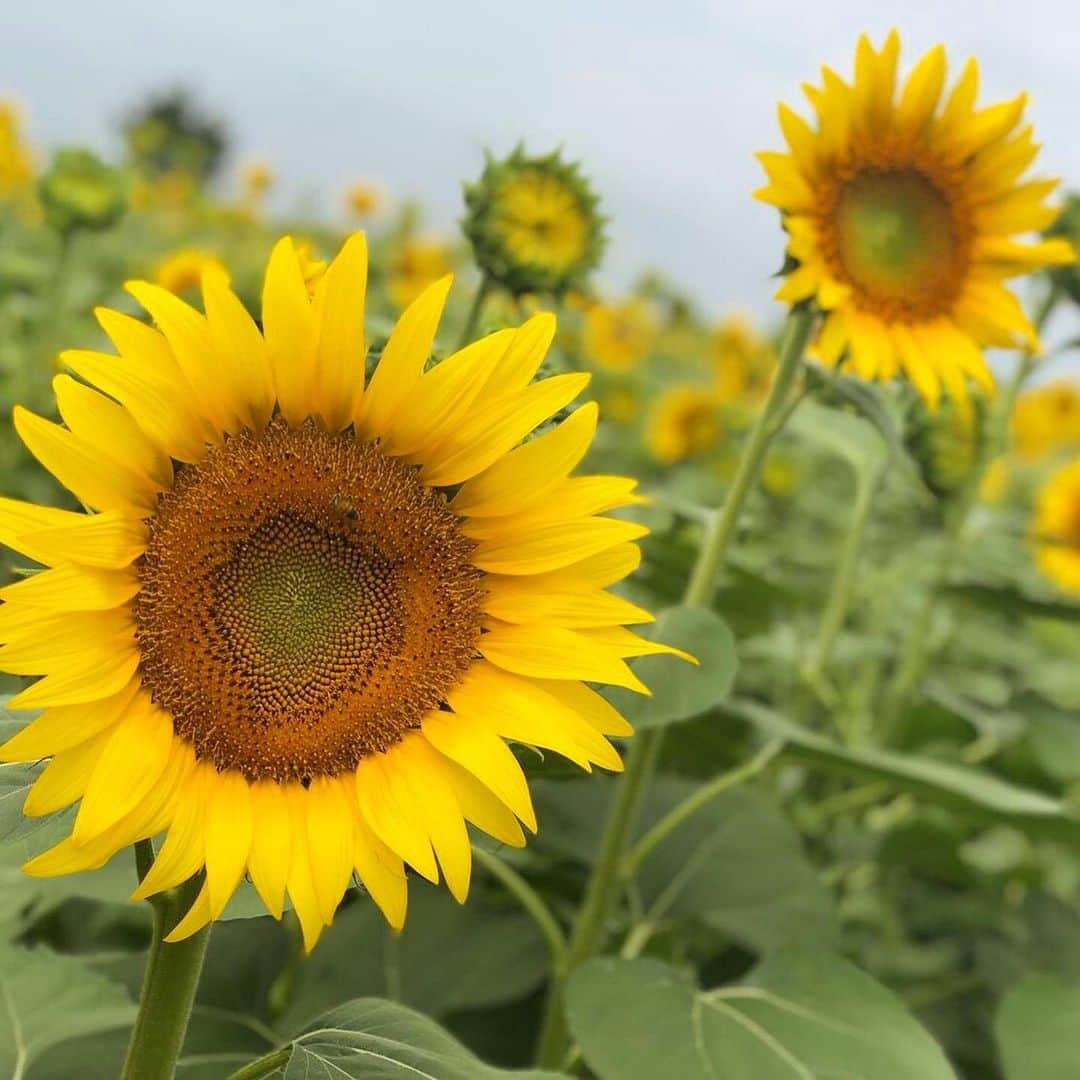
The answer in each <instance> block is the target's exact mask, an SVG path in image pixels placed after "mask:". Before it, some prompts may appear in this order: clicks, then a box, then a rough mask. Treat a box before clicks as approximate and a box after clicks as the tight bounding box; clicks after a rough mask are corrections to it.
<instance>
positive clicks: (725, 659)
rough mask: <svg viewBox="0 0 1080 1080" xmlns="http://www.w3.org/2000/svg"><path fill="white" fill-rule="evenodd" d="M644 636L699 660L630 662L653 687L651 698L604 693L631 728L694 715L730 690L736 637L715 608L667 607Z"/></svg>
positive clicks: (653, 658) (621, 692) (665, 658)
mask: <svg viewBox="0 0 1080 1080" xmlns="http://www.w3.org/2000/svg"><path fill="white" fill-rule="evenodd" d="M643 636H645V637H648V638H649V639H650V640H652V641H662V642H664V643H665V644H667V645H675V646H677V647H678V648H680V649H685V650H686V651H687V652H688V653H690V654H691V655H692V656H694V657H696V659H697V660H698V664H697V665H696V666H694V665H691V664H688V663H686V661H684V660H678V659H675V658H674V657H671V656H646V657H642V658H641V659H640V660H637V661H635V662H634V665H633V667H634V672H635V674H636V675H637V676H638V677H639V678H640V679H641V680H642V682H644V683H645V685H646V686H647V687H649V689H650V690H652V697H643V696H642V695H640V694H634V693H631V692H630V691H629V690H619V689H614V690H611V691H609V693H608V696H609V698H610V699H611V701H612V703H613V704H614V705H615V707H616V708H617V709H619V711H620V712H621V713H622V714H623V715H624V716H625V717H626V718H627V719H628V720H629V721H630V722H631V723H632V724H634V726H635V727H639V728H646V727H660V726H662V725H664V724H673V723H675V722H676V721H677V720H688V719H690V717H692V716H699V715H700V714H701V713H703V712H706V711H707V710H709V709H711V708H713V707H714V706H715V705H717V704H718V703H719V702H721V701H723V700H724V698H726V697H727V696H728V694H729V693H730V692H731V687H732V686H733V685H734V682H735V670H736V668H737V666H738V657H737V655H736V652H735V638H734V635H733V634H732V633H731V629H730V628H729V627H728V625H727V623H726V622H724V620H723V619H722V618H720V616H719V615H717V614H716V613H715V612H713V611H709V610H707V609H705V608H699V607H687V606H683V607H673V608H667V609H665V610H664V611H663V612H661V613H660V616H659V618H658V619H657V620H656V622H655V623H653V624H652V625H651V626H649V627H648V629H647V630H646V631H644V635H643Z"/></svg>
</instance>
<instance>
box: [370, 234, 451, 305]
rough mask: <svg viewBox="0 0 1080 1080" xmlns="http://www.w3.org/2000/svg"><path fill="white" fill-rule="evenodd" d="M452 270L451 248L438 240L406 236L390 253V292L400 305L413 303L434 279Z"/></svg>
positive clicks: (388, 282)
mask: <svg viewBox="0 0 1080 1080" xmlns="http://www.w3.org/2000/svg"><path fill="white" fill-rule="evenodd" d="M449 272H450V250H449V248H448V247H447V246H446V244H444V243H442V242H441V241H438V240H425V239H423V238H420V237H412V236H410V237H406V238H405V239H403V240H401V241H400V242H399V243H398V244H397V245H396V246H395V248H394V249H393V251H392V252H391V254H390V264H389V266H388V267H387V271H386V295H387V296H388V297H389V298H390V302H391V303H392V304H393V305H394V306H395V307H399V308H403V307H406V306H407V305H408V304H411V303H412V302H413V301H414V300H415V299H416V298H417V297H418V296H419V295H420V294H421V293H422V292H423V291H424V290H425V289H426V288H427V287H428V286H429V285H430V284H431V283H432V282H434V281H438V280H439V278H441V277H444V276H445V275H446V274H448V273H449Z"/></svg>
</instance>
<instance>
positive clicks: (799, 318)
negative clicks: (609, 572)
mask: <svg viewBox="0 0 1080 1080" xmlns="http://www.w3.org/2000/svg"><path fill="white" fill-rule="evenodd" d="M813 321H814V317H813V314H812V313H811V311H810V310H809V309H808V308H795V309H794V310H793V311H792V312H791V314H790V315H789V316H788V320H787V323H786V325H785V326H784V335H783V339H782V340H781V342H780V357H779V361H778V363H777V368H776V376H775V378H774V379H773V382H772V386H771V387H770V389H769V396H768V398H767V399H766V401H765V404H764V406H763V407H762V409H761V411H760V412H759V413H758V415H757V419H756V420H755V421H754V426H753V427H752V428H751V429H750V434H749V436H748V437H747V440H746V445H745V446H744V447H743V451H742V456H741V457H740V458H739V464H738V467H737V468H736V470H735V476H734V478H733V479H732V481H731V489H730V490H729V491H728V493H727V497H726V498H725V499H724V505H723V507H722V508H721V510H720V511H719V513H718V514H717V515H716V518H715V520H714V521H713V522H712V523H711V524H710V527H709V529H708V530H707V531H706V534H705V537H704V540H703V542H702V547H701V551H700V553H699V555H698V561H697V565H696V566H695V567H694V573H693V576H692V577H691V579H690V585H689V587H688V588H687V590H686V602H687V603H688V604H698V605H701V606H703V607H707V606H708V605H709V604H710V603H711V602H712V597H713V591H714V590H715V588H716V577H717V573H718V571H719V569H720V567H721V566H722V565H723V562H724V556H725V555H726V554H727V549H728V547H729V546H730V544H731V541H732V538H733V537H734V535H735V528H736V526H737V525H738V522H739V515H740V514H741V512H742V508H743V504H744V503H745V502H746V497H747V495H749V494H750V491H751V490H752V488H753V486H754V484H755V482H756V480H757V478H758V474H759V473H760V472H761V464H762V462H763V461H764V460H765V453H766V451H767V450H768V449H769V444H770V443H771V442H772V440H773V439H774V438H775V437H776V435H777V433H778V431H779V427H778V426H777V424H776V418H777V415H778V413H779V412H780V411H781V410H783V409H784V407H785V405H786V404H787V399H788V395H789V394H790V392H791V387H792V384H793V383H794V382H795V378H796V376H797V375H798V373H799V369H800V366H801V363H802V356H803V352H804V351H805V350H806V343H807V341H808V340H809V338H810V330H811V327H812V326H813Z"/></svg>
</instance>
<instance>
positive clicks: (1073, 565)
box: [1034, 460, 1080, 593]
mask: <svg viewBox="0 0 1080 1080" xmlns="http://www.w3.org/2000/svg"><path fill="white" fill-rule="evenodd" d="M1034 542H1035V558H1036V561H1037V562H1038V564H1039V567H1040V569H1041V570H1042V571H1043V573H1044V574H1046V576H1047V577H1048V578H1050V580H1051V581H1053V582H1054V583H1055V584H1057V585H1058V586H1059V587H1060V588H1062V589H1064V590H1065V591H1066V592H1071V593H1080V460H1078V461H1074V462H1072V463H1071V464H1069V465H1066V466H1065V467H1064V468H1061V469H1059V470H1058V471H1057V472H1056V473H1054V475H1053V476H1052V477H1051V478H1050V480H1049V481H1048V482H1047V484H1046V486H1045V487H1044V488H1043V490H1042V492H1041V494H1040V496H1039V501H1038V506H1037V507H1036V511H1035V521H1034Z"/></svg>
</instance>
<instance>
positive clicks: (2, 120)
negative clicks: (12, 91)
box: [0, 101, 34, 199]
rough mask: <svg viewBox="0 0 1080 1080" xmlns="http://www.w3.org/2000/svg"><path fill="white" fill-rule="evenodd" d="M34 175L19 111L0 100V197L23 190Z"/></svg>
mask: <svg viewBox="0 0 1080 1080" xmlns="http://www.w3.org/2000/svg"><path fill="white" fill-rule="evenodd" d="M33 177H34V159H33V156H32V154H31V153H30V150H29V148H28V147H27V145H26V143H25V141H24V140H23V136H22V131H21V124H20V122H19V113H18V110H17V109H16V108H15V106H14V105H13V104H11V102H8V101H0V199H9V198H11V196H12V195H18V194H19V193H21V192H23V191H25V190H26V189H27V188H28V187H29V186H30V182H31V181H32V180H33Z"/></svg>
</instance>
